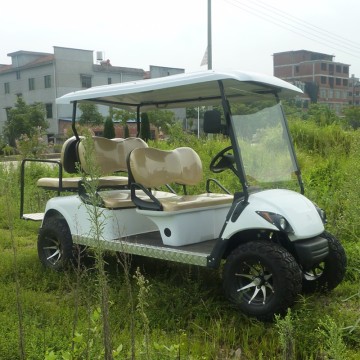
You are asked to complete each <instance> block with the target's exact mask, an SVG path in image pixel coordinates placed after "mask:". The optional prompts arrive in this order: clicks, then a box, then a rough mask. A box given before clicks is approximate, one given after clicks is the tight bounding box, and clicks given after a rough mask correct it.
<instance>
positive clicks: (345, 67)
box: [343, 66, 349, 74]
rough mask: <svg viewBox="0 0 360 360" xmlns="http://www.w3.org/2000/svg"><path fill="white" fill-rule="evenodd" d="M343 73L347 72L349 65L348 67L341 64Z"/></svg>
mask: <svg viewBox="0 0 360 360" xmlns="http://www.w3.org/2000/svg"><path fill="white" fill-rule="evenodd" d="M343 73H344V74H348V73H349V67H348V66H343Z"/></svg>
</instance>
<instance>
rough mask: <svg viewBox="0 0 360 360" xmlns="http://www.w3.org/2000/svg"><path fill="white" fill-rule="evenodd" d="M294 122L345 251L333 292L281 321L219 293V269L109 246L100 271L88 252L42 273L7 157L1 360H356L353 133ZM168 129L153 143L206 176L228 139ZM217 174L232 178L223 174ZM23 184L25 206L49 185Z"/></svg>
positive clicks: (1, 222) (304, 159) (358, 247)
mask: <svg viewBox="0 0 360 360" xmlns="http://www.w3.org/2000/svg"><path fill="white" fill-rule="evenodd" d="M290 125H291V132H292V135H293V138H294V142H295V146H296V149H297V153H298V158H299V162H300V165H301V168H302V172H303V178H304V182H305V194H306V195H307V196H308V197H309V198H310V199H312V200H313V201H315V202H316V203H317V204H318V205H319V206H320V207H322V208H324V209H326V211H327V216H328V225H327V229H328V230H329V231H330V232H332V233H333V234H334V235H336V236H337V237H338V238H339V239H340V240H341V241H342V243H343V245H344V247H345V249H346V252H347V256H348V271H347V274H346V278H345V281H344V282H343V283H342V284H340V286H338V287H337V288H336V289H335V290H334V291H332V292H331V293H329V294H312V295H304V296H301V297H300V298H299V299H298V302H297V304H296V305H295V307H294V308H292V309H291V311H289V312H288V314H287V316H286V317H285V318H282V319H280V318H278V319H277V320H276V321H275V322H274V323H261V322H258V321H257V320H254V319H251V318H248V317H246V316H244V315H242V314H241V313H239V312H238V311H237V310H236V309H235V308H233V307H232V306H231V305H230V304H229V303H228V301H227V300H226V299H225V298H224V296H223V291H222V285H221V271H212V270H207V269H202V268H197V267H193V266H186V265H182V264H175V263H170V262H166V261H159V260H151V259H147V258H141V257H133V258H131V259H128V258H125V257H124V256H122V255H121V254H106V255H105V257H104V259H105V264H104V269H105V272H104V274H103V275H104V276H103V277H101V276H99V261H98V260H99V259H98V256H97V254H96V253H95V254H94V255H93V256H88V257H87V258H86V259H84V261H83V264H84V265H85V266H83V267H81V268H79V269H74V270H71V271H67V272H52V271H50V270H46V269H44V268H43V267H42V266H41V265H40V262H39V260H38V258H37V249H36V240H37V231H38V227H39V223H34V222H25V221H23V220H19V219H18V218H19V181H20V180H19V169H18V168H17V167H16V166H15V167H14V166H10V165H9V164H5V163H3V164H2V165H1V164H0V182H1V189H2V191H1V194H0V209H1V210H0V254H1V260H0V333H1V336H0V359H1V360H15V359H54V360H55V359H56V360H57V359H89V360H93V359H104V358H106V359H110V358H113V359H154V360H158V359H159V360H160V359H181V360H182V359H188V360H198V359H199V360H200V359H204V360H205V359H218V360H220V359H221V360H225V359H229V360H230V359H246V360H252V359H254V360H255V359H257V360H260V359H304V360H305V359H309V360H310V359H312V360H318V359H319V360H320V359H323V360H325V359H350V360H351V359H353V360H355V359H360V241H359V238H360V220H359V219H360V196H359V192H360V146H359V145H360V133H359V132H358V131H351V132H350V131H349V132H347V131H344V130H342V129H341V128H340V127H339V126H337V125H328V126H324V127H318V126H316V125H315V124H314V123H311V122H304V121H300V120H293V121H291V124H290ZM175 138H176V140H173V141H171V142H170V143H169V142H165V141H163V142H161V143H160V142H159V143H154V144H151V145H153V146H155V147H162V148H174V147H176V146H179V145H182V146H184V141H185V144H186V145H187V146H191V147H193V148H194V149H195V150H196V151H197V152H198V153H199V154H200V157H201V158H202V160H203V163H204V169H205V174H206V176H207V177H209V176H210V172H209V171H208V170H207V169H208V165H209V162H210V159H211V157H212V156H213V155H215V154H216V153H217V152H218V151H219V150H220V149H222V148H224V147H225V146H227V145H228V143H227V141H226V140H219V139H210V140H209V139H207V140H205V139H196V138H194V137H191V136H185V135H181V136H180V135H179V136H177V137H175ZM29 169H30V170H29V171H28V172H27V175H28V176H27V179H26V181H27V182H32V183H35V181H36V179H37V178H39V177H41V176H48V175H55V171H54V170H51V169H49V168H48V167H46V166H44V165H38V164H37V165H35V164H31V165H30V166H29ZM220 175H221V176H220ZM211 176H212V177H214V174H212V175H211ZM219 179H220V180H221V182H222V183H224V184H225V185H226V186H227V187H229V188H231V189H234V188H236V186H238V185H237V184H236V182H235V181H234V180H233V179H232V177H230V176H229V175H228V174H227V173H226V172H225V173H222V174H219ZM28 189H29V190H28V191H29V192H28V193H27V201H26V204H25V206H26V209H27V211H29V212H30V211H31V212H36V211H42V207H43V204H44V201H45V194H44V193H41V192H39V190H37V189H36V187H35V186H33V187H28ZM199 190H200V189H199ZM201 191H204V187H203V188H202V189H201ZM104 299H105V300H106V303H107V305H108V306H107V307H104V306H103V303H104ZM104 312H105V314H104ZM104 320H105V325H106V326H104ZM107 321H108V323H107ZM104 339H106V341H107V342H106V344H105V345H104ZM109 347H110V348H111V349H113V352H112V353H108V352H107V351H106V350H108V349H109Z"/></svg>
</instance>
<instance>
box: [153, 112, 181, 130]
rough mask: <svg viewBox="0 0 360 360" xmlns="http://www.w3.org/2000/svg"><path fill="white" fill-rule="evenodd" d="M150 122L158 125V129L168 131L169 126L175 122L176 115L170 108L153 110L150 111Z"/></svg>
mask: <svg viewBox="0 0 360 360" xmlns="http://www.w3.org/2000/svg"><path fill="white" fill-rule="evenodd" d="M147 115H148V117H149V122H150V124H153V125H154V126H156V128H157V129H158V131H160V130H162V131H163V132H164V133H167V132H168V130H169V128H170V127H171V126H172V125H173V124H174V123H175V115H174V113H173V112H172V111H170V110H152V111H148V112H147Z"/></svg>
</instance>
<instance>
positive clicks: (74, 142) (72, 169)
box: [60, 136, 80, 174]
mask: <svg viewBox="0 0 360 360" xmlns="http://www.w3.org/2000/svg"><path fill="white" fill-rule="evenodd" d="M79 141H80V139H77V138H76V137H75V136H72V137H71V138H69V139H67V140H66V141H65V142H64V144H63V146H62V148H61V157H60V161H61V163H62V166H63V168H64V170H65V171H66V172H68V173H69V174H75V173H77V172H78V171H79V169H78V162H79V158H78V153H77V146H78V143H79Z"/></svg>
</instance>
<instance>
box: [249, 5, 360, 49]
mask: <svg viewBox="0 0 360 360" xmlns="http://www.w3.org/2000/svg"><path fill="white" fill-rule="evenodd" d="M252 1H253V2H256V3H258V6H261V7H265V8H267V9H268V10H269V11H271V12H275V13H278V14H280V16H284V17H285V18H290V19H292V21H295V22H297V23H299V24H300V25H303V26H307V27H310V28H313V29H314V30H312V31H317V32H320V33H322V34H323V35H325V36H327V37H329V38H336V39H338V40H336V41H340V42H341V44H343V42H346V43H348V44H349V45H350V46H351V47H352V48H357V49H359V50H360V43H358V42H355V41H353V40H350V39H347V38H345V37H343V36H341V35H339V34H336V33H334V32H331V31H329V30H325V29H323V28H321V27H319V26H317V25H314V24H311V23H310V22H308V21H305V20H303V19H300V18H299V17H296V16H294V15H292V14H289V13H287V12H285V11H283V10H281V9H278V8H276V7H274V6H271V5H269V4H266V3H265V2H264V1H261V0H252Z"/></svg>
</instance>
